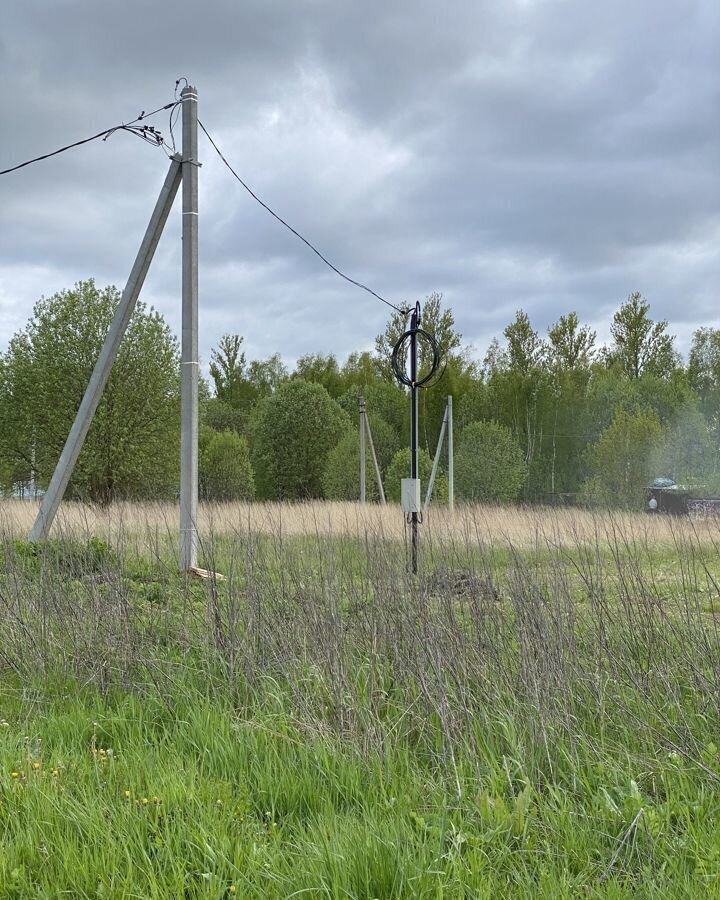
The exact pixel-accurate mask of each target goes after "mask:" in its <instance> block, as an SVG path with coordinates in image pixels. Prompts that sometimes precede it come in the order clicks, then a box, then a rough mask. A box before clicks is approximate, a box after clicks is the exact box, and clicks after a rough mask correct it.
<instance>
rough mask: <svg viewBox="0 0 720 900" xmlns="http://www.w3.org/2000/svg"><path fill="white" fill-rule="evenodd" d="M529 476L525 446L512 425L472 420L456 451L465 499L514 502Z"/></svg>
mask: <svg viewBox="0 0 720 900" xmlns="http://www.w3.org/2000/svg"><path fill="white" fill-rule="evenodd" d="M526 477H527V464H526V462H525V460H524V458H523V454H522V450H521V449H520V446H519V445H518V443H517V441H516V440H515V438H514V437H513V435H512V432H511V431H510V429H509V428H506V427H505V426H504V425H500V424H498V423H497V422H472V423H471V424H470V425H468V426H467V427H466V428H464V429H463V430H462V432H461V434H460V438H459V440H458V442H457V449H456V451H455V488H456V490H457V495H458V497H459V498H461V499H463V500H469V501H472V502H475V503H477V502H486V503H511V502H512V501H514V500H517V498H518V495H519V494H520V489H521V488H522V486H523V483H524V481H525V479H526Z"/></svg>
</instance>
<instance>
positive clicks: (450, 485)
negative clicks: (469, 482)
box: [447, 395, 455, 512]
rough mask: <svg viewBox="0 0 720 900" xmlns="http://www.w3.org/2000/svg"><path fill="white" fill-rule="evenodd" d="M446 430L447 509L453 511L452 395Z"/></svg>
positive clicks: (453, 451)
mask: <svg viewBox="0 0 720 900" xmlns="http://www.w3.org/2000/svg"><path fill="white" fill-rule="evenodd" d="M447 428H448V509H449V510H450V512H454V511H455V448H454V446H453V410H452V395H450V396H449V397H448V399H447Z"/></svg>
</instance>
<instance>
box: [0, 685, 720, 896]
mask: <svg viewBox="0 0 720 900" xmlns="http://www.w3.org/2000/svg"><path fill="white" fill-rule="evenodd" d="M258 700H259V701H260V703H261V705H258V706H257V707H255V708H253V709H249V708H248V709H246V710H244V711H243V712H242V713H239V712H238V711H237V710H236V709H235V708H234V707H233V705H232V704H231V703H229V702H227V699H226V700H225V702H223V700H222V699H221V698H220V697H218V696H217V695H215V696H214V697H213V698H212V699H208V697H207V696H203V694H202V693H201V692H199V691H195V690H193V689H192V687H191V686H190V685H189V684H186V685H185V686H184V689H183V691H182V692H181V693H179V694H178V696H177V697H176V698H173V706H172V709H169V708H168V706H167V705H166V704H165V703H162V702H160V701H159V700H158V698H154V697H152V696H145V697H141V696H134V695H128V694H122V693H117V694H114V695H113V696H110V697H106V698H104V699H103V698H101V697H100V696H99V695H98V694H97V693H96V692H94V691H92V690H85V691H79V692H78V691H77V690H76V686H72V685H67V684H66V685H65V688H64V690H53V691H48V690H47V685H46V690H45V691H44V690H43V683H37V684H35V685H34V686H33V687H30V686H24V687H15V688H10V687H7V686H6V687H5V689H4V691H3V693H2V700H1V702H2V707H1V708H2V710H3V716H4V718H3V724H2V726H0V727H1V729H2V730H1V733H0V771H1V774H0V798H1V799H0V810H1V814H2V821H3V830H2V835H1V837H0V843H1V845H2V854H1V856H0V885H1V887H0V896H5V897H30V896H48V897H54V896H61V894H62V892H65V895H67V893H68V892H69V894H70V895H71V896H76V897H184V896H185V897H196V896H197V897H226V896H231V895H232V893H233V886H234V892H235V893H237V895H239V896H244V897H289V896H292V895H295V896H308V897H357V898H370V897H383V898H394V897H408V898H410V897H488V898H490V897H493V898H494V897H499V896H503V897H505V896H510V897H512V896H517V897H532V896H548V897H578V896H596V897H658V898H659V897H668V896H677V897H688V896H714V895H716V890H717V888H716V879H717V876H718V862H719V861H720V833H719V832H720V824H719V822H720V820H719V814H720V795H718V792H717V790H716V786H715V785H714V784H713V783H712V782H709V781H708V780H707V778H706V777H705V776H704V775H703V773H702V772H701V771H700V770H698V769H697V767H696V766H693V765H692V764H688V762H687V761H686V760H685V759H683V757H682V756H679V755H678V754H672V753H668V752H660V751H659V748H658V749H655V748H653V747H652V745H649V744H647V743H646V742H644V741H643V740H641V739H638V736H637V735H634V734H633V731H632V730H630V729H628V730H627V731H626V732H625V733H624V734H622V735H621V736H622V737H623V738H624V741H623V742H622V744H619V743H618V742H617V737H616V738H615V739H613V741H612V742H608V744H607V745H605V744H604V743H603V742H602V741H598V740H597V739H594V740H593V743H592V746H589V745H584V744H583V743H578V744H576V745H575V746H574V747H571V746H570V745H566V746H562V747H560V748H557V750H558V752H557V754H556V758H557V770H556V771H555V773H554V775H553V778H552V779H547V778H546V779H543V780H540V781H539V780H537V778H536V777H535V778H533V777H531V776H530V774H529V772H528V771H527V769H526V764H525V759H524V757H525V756H526V754H527V750H526V748H524V747H523V743H522V741H519V740H518V739H517V737H516V736H515V735H514V729H515V727H516V726H517V725H518V724H519V723H514V722H512V721H511V720H499V721H494V722H493V720H492V718H490V717H488V718H486V719H485V720H484V721H483V723H482V725H483V727H482V731H483V734H482V736H481V739H482V746H483V749H484V752H483V753H482V754H481V755H480V756H474V755H473V756H471V755H470V754H469V753H468V752H467V751H466V749H464V748H463V747H462V746H459V747H457V748H456V757H455V763H456V767H457V777H455V776H453V777H450V776H449V772H448V771H447V769H446V768H445V767H444V766H442V765H438V761H437V758H435V757H434V756H433V754H431V753H428V749H427V746H423V744H422V742H421V743H420V744H419V745H416V746H415V747H413V746H410V742H409V741H408V740H407V739H405V740H400V741H397V742H394V741H393V740H392V739H391V734H392V728H391V727H388V739H387V741H386V742H385V744H384V746H383V748H382V750H380V751H377V750H373V751H372V752H362V750H361V748H359V747H358V746H356V745H354V744H353V742H352V741H345V742H341V741H338V740H337V739H334V738H330V737H327V736H325V737H323V736H322V735H320V734H317V733H313V732H311V731H309V730H308V729H307V728H303V727H301V726H299V724H298V723H297V722H295V721H294V720H293V718H292V716H291V714H290V713H289V711H288V710H287V708H286V707H287V705H288V702H287V697H284V696H283V694H282V692H281V691H280V689H279V688H278V686H277V684H274V683H273V684H269V685H264V686H263V687H262V688H261V689H260V691H259V695H258ZM395 724H397V723H395ZM388 725H390V723H388ZM705 753H706V755H707V756H708V758H709V759H711V761H712V762H713V763H714V762H715V757H716V755H717V749H716V748H713V747H712V746H710V745H708V747H707V748H706V750H705ZM13 773H16V775H13ZM458 786H459V788H460V791H459V792H458ZM641 809H642V810H643V812H642V813H641V814H640V818H639V819H637V820H636V817H637V816H638V813H639V811H640V810H641ZM635 820H636V821H637V824H636V827H635V828H634V830H633V831H632V833H631V834H630V835H628V836H627V837H626V840H625V843H622V839H623V836H624V835H625V834H626V832H627V830H628V828H629V827H630V825H631V823H632V822H633V821H635Z"/></svg>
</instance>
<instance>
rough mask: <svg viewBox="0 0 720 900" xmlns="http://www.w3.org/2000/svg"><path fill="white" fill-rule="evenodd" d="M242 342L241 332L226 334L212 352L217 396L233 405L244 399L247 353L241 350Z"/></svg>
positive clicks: (213, 376)
mask: <svg viewBox="0 0 720 900" xmlns="http://www.w3.org/2000/svg"><path fill="white" fill-rule="evenodd" d="M242 342H243V339H242V337H241V336H240V335H239V334H224V335H223V336H222V337H221V338H220V341H219V343H218V345H217V347H216V348H215V349H213V350H211V352H210V376H211V378H212V380H213V384H214V385H215V396H216V397H217V398H218V399H219V400H222V401H223V402H224V403H229V404H230V405H231V406H235V405H236V404H237V403H238V401H240V400H242V399H243V398H242V388H243V383H244V382H245V354H244V353H243V352H242V351H241V350H240V346H241V344H242Z"/></svg>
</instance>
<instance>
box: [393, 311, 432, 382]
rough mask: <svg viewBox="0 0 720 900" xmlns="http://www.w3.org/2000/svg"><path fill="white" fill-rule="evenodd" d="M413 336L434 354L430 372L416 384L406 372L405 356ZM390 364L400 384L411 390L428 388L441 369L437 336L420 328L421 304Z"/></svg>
mask: <svg viewBox="0 0 720 900" xmlns="http://www.w3.org/2000/svg"><path fill="white" fill-rule="evenodd" d="M413 336H415V338H416V339H420V340H422V341H424V342H426V343H427V344H428V346H429V347H430V353H431V354H432V362H431V363H430V368H429V370H428V371H427V372H426V373H425V375H423V376H422V378H417V379H416V380H415V381H414V382H413V381H412V379H411V378H410V377H409V375H408V374H407V372H406V371H405V355H406V353H407V347H408V343H409V341H410V340H411V339H412V337H413ZM390 363H391V366H392V371H393V375H394V376H395V378H396V379H397V380H398V381H399V382H400V384H402V385H405V387H409V388H421V387H426V386H427V385H428V384H429V382H430V381H431V380H432V379H433V378H434V376H435V373H436V372H437V370H438V369H439V367H440V347H439V345H438V342H437V340H436V338H435V336H434V335H432V334H430V332H429V331H425V330H424V329H423V328H420V304H419V303H417V304H416V305H415V311H414V312H413V316H412V324H411V325H410V328H408V329H407V330H406V331H404V332H403V334H402V335H401V336H400V337H399V338H398V340H397V341H396V342H395V346H394V347H393V351H392V357H391V359H390Z"/></svg>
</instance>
